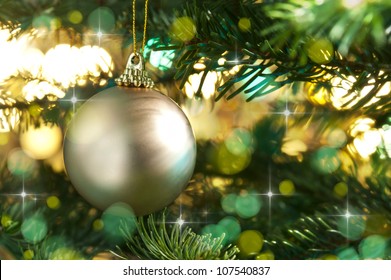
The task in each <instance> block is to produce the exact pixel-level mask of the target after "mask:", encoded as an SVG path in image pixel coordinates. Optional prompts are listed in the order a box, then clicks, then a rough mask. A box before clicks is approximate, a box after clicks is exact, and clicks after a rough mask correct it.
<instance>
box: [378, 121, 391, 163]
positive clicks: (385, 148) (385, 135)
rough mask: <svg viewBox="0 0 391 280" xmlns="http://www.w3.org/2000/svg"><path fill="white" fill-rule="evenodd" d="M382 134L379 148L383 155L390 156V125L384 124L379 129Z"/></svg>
mask: <svg viewBox="0 0 391 280" xmlns="http://www.w3.org/2000/svg"><path fill="white" fill-rule="evenodd" d="M379 132H380V134H381V136H382V143H381V144H380V145H379V150H380V152H381V153H383V154H384V157H388V158H391V125H388V124H385V125H383V126H382V128H381V129H379Z"/></svg>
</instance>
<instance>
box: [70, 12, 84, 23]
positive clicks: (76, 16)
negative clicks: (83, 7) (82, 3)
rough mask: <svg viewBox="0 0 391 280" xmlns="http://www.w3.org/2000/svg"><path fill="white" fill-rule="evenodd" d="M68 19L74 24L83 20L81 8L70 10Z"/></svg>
mask: <svg viewBox="0 0 391 280" xmlns="http://www.w3.org/2000/svg"><path fill="white" fill-rule="evenodd" d="M67 17H68V20H69V22H71V23H73V24H79V23H81V22H82V21H83V14H82V13H81V12H80V11H79V10H72V11H69V12H68V15H67Z"/></svg>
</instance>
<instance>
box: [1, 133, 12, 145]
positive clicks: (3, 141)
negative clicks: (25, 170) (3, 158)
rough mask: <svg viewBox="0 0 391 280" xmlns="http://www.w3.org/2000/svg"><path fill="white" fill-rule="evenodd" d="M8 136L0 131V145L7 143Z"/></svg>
mask: <svg viewBox="0 0 391 280" xmlns="http://www.w3.org/2000/svg"><path fill="white" fill-rule="evenodd" d="M9 139H10V136H9V134H8V133H1V132H0V146H4V145H7V144H8V142H9Z"/></svg>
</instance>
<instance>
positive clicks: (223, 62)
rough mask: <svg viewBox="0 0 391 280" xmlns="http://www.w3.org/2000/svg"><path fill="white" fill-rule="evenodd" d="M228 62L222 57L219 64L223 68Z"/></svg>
mask: <svg viewBox="0 0 391 280" xmlns="http://www.w3.org/2000/svg"><path fill="white" fill-rule="evenodd" d="M226 61H227V60H226V59H225V58H224V57H220V58H219V60H218V61H217V64H218V65H220V66H223V65H224V64H225V62H226Z"/></svg>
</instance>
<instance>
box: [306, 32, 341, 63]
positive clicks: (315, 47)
mask: <svg viewBox="0 0 391 280" xmlns="http://www.w3.org/2000/svg"><path fill="white" fill-rule="evenodd" d="M304 48H305V51H306V53H307V56H308V57H309V58H310V59H311V60H312V61H313V62H315V63H317V64H327V63H329V62H330V61H332V60H333V58H334V47H333V44H332V43H331V42H330V40H328V39H326V38H319V39H311V40H309V41H308V42H307V43H306V44H305V47H304Z"/></svg>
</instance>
